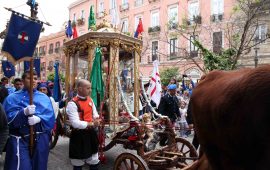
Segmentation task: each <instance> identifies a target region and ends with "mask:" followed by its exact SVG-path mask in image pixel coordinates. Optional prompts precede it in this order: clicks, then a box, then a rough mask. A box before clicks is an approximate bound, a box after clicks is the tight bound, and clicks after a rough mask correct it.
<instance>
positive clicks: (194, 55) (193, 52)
mask: <svg viewBox="0 0 270 170" xmlns="http://www.w3.org/2000/svg"><path fill="white" fill-rule="evenodd" d="M189 55H190V57H191V58H194V57H198V51H190V54H189Z"/></svg>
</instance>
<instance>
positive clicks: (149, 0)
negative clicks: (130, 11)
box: [148, 0, 159, 4]
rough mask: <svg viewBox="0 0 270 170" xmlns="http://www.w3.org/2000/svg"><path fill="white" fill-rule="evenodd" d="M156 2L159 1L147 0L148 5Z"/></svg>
mask: <svg viewBox="0 0 270 170" xmlns="http://www.w3.org/2000/svg"><path fill="white" fill-rule="evenodd" d="M157 1H159V0H148V2H149V4H150V3H153V2H157Z"/></svg>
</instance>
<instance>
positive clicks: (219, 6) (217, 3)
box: [211, 0, 224, 15]
mask: <svg viewBox="0 0 270 170" xmlns="http://www.w3.org/2000/svg"><path fill="white" fill-rule="evenodd" d="M211 7H212V8H211V13H212V15H213V14H214V15H218V14H223V12H224V0H212V3H211Z"/></svg>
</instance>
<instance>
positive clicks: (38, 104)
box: [3, 71, 55, 170]
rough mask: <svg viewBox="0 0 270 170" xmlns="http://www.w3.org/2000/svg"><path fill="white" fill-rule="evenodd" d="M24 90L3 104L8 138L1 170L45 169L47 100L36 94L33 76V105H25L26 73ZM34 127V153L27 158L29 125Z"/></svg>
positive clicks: (50, 110)
mask: <svg viewBox="0 0 270 170" xmlns="http://www.w3.org/2000/svg"><path fill="white" fill-rule="evenodd" d="M22 79H23V83H24V89H22V90H20V91H17V92H14V93H12V94H10V95H9V96H8V97H7V98H6V100H5V101H4V105H3V106H4V109H5V111H6V114H7V119H8V125H9V131H10V137H9V139H8V142H7V149H6V159H5V167H4V169H5V170H47V163H48V156H49V141H50V131H51V129H52V128H53V126H54V122H55V117H54V112H53V107H52V104H51V101H50V99H49V97H48V96H47V95H45V94H43V93H41V92H39V91H37V90H36V89H35V88H36V85H37V75H36V74H35V73H34V76H33V79H34V80H33V87H34V92H33V105H29V93H28V90H29V88H30V72H29V71H26V72H25V73H24V74H23V76H22ZM29 125H33V126H34V132H35V136H34V150H33V156H32V157H30V151H29V140H30V135H29V133H30V128H29V127H30V126H29Z"/></svg>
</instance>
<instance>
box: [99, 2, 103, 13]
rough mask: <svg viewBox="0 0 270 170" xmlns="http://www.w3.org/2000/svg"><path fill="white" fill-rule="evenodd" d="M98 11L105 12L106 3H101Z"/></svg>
mask: <svg viewBox="0 0 270 170" xmlns="http://www.w3.org/2000/svg"><path fill="white" fill-rule="evenodd" d="M98 11H99V12H103V11H104V2H103V1H99V4H98Z"/></svg>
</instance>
